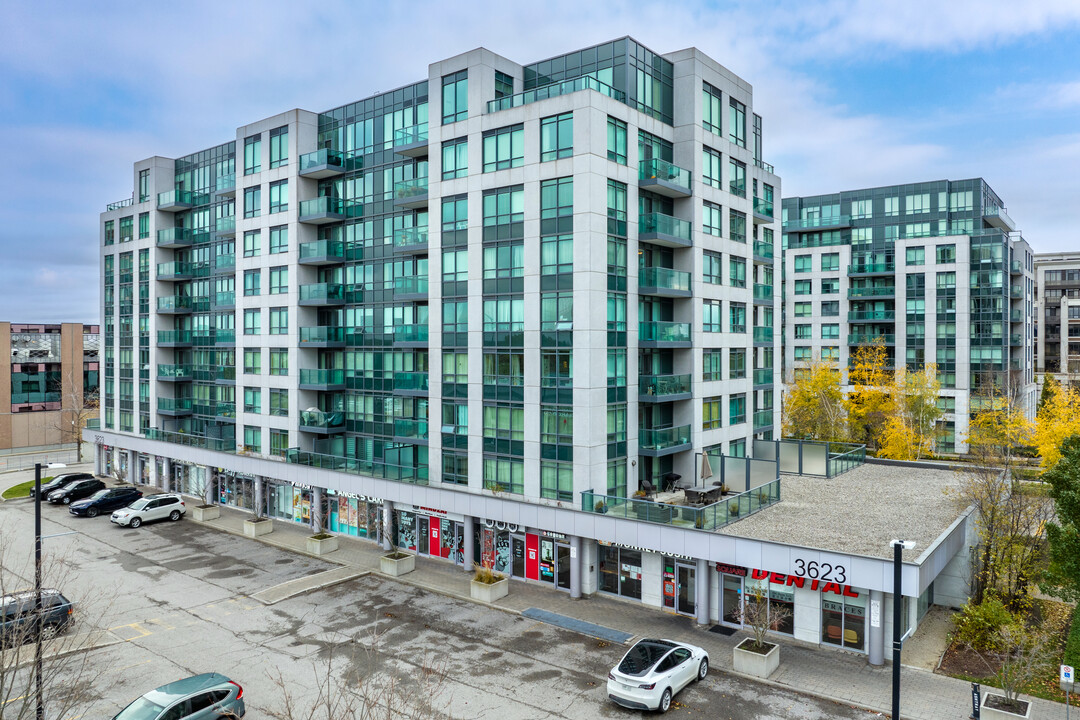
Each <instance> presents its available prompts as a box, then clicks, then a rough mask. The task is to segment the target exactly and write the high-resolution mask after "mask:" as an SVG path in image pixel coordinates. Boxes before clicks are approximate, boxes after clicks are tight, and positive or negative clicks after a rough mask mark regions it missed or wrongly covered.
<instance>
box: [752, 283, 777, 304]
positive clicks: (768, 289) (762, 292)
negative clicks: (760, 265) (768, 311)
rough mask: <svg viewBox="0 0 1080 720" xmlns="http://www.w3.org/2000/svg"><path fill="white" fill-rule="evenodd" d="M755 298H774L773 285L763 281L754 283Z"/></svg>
mask: <svg viewBox="0 0 1080 720" xmlns="http://www.w3.org/2000/svg"><path fill="white" fill-rule="evenodd" d="M754 299H755V300H772V299H773V286H772V285H762V284H761V283H754Z"/></svg>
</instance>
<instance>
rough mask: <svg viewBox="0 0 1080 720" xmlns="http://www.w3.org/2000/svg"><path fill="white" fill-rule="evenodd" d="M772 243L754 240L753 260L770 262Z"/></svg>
mask: <svg viewBox="0 0 1080 720" xmlns="http://www.w3.org/2000/svg"><path fill="white" fill-rule="evenodd" d="M772 259H773V244H772V243H771V242H765V241H764V240H755V241H754V260H758V261H762V262H766V263H768V264H770V265H771V264H772Z"/></svg>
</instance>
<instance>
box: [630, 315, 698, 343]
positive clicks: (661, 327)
mask: <svg viewBox="0 0 1080 720" xmlns="http://www.w3.org/2000/svg"><path fill="white" fill-rule="evenodd" d="M638 340H639V341H647V342H648V341H651V342H690V323H678V322H663V321H659V320H654V321H650V322H642V323H638Z"/></svg>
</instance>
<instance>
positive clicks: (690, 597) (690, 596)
mask: <svg viewBox="0 0 1080 720" xmlns="http://www.w3.org/2000/svg"><path fill="white" fill-rule="evenodd" d="M695 570H696V568H694V566H692V565H682V564H681V563H680V564H678V565H676V566H675V571H676V573H677V577H678V594H677V605H676V607H675V609H676V610H677V611H678V612H680V613H682V614H683V615H693V614H694V600H695V599H696V598H697V589H696V587H695V582H694V574H695V572H694V571H695Z"/></svg>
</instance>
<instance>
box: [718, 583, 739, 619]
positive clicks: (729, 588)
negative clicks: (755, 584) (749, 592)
mask: <svg viewBox="0 0 1080 720" xmlns="http://www.w3.org/2000/svg"><path fill="white" fill-rule="evenodd" d="M721 577H722V578H723V579H724V583H723V589H722V590H721V592H720V602H721V603H722V606H721V608H720V617H721V618H723V622H724V624H726V625H742V578H741V577H736V576H735V575H722V576H721Z"/></svg>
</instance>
